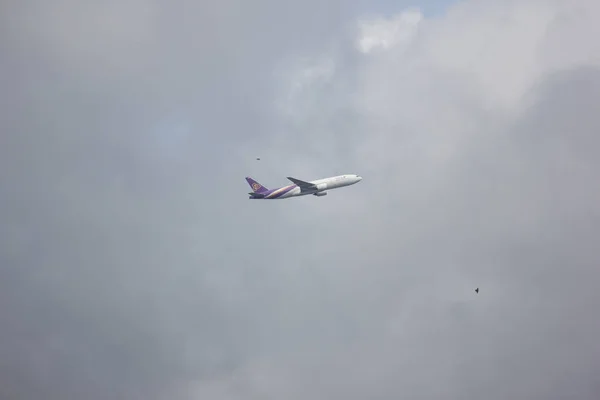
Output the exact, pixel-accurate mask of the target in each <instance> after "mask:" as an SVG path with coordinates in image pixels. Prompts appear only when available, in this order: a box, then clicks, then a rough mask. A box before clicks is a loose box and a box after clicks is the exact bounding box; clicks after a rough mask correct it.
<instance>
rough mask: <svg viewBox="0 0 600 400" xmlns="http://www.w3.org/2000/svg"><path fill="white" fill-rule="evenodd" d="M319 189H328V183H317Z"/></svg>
mask: <svg viewBox="0 0 600 400" xmlns="http://www.w3.org/2000/svg"><path fill="white" fill-rule="evenodd" d="M317 189H319V190H325V189H327V183H319V184H318V185H317Z"/></svg>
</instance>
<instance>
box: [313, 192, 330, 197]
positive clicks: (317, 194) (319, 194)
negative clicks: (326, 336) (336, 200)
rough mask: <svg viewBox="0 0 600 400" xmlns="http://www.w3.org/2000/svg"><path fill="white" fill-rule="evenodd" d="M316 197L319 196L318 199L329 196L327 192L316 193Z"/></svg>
mask: <svg viewBox="0 0 600 400" xmlns="http://www.w3.org/2000/svg"><path fill="white" fill-rule="evenodd" d="M315 196H318V197H321V196H327V192H317V193H315Z"/></svg>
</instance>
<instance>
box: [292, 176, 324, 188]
mask: <svg viewBox="0 0 600 400" xmlns="http://www.w3.org/2000/svg"><path fill="white" fill-rule="evenodd" d="M287 178H288V179H289V180H290V181H292V182H294V184H295V185H297V186H298V187H299V188H300V190H316V189H317V186H316V185H314V184H312V183H310V182H305V181H301V180H300V179H296V178H292V177H291V176H288V177H287Z"/></svg>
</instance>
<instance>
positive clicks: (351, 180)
mask: <svg viewBox="0 0 600 400" xmlns="http://www.w3.org/2000/svg"><path fill="white" fill-rule="evenodd" d="M287 179H289V180H290V181H292V183H293V184H292V185H288V186H283V187H280V188H277V189H271V190H269V189H267V188H266V187H264V186H263V185H261V184H260V183H258V182H256V181H255V180H254V179H252V178H251V177H249V176H247V177H246V181H247V182H248V185H250V187H251V188H252V192H251V193H248V194H249V195H250V197H249V199H264V200H267V199H268V200H270V199H288V198H290V197H297V196H306V195H309V194H312V195H314V196H317V197H321V196H326V195H327V192H326V190H329V189H337V188H341V187H344V186H350V185H354V184H355V183H358V182H360V181H362V177H361V176H359V175H339V176H332V177H330V178H323V179H317V180H316V181H310V182H306V181H302V180H300V179H296V178H292V177H291V176H288V177H287Z"/></svg>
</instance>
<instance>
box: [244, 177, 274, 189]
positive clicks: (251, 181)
mask: <svg viewBox="0 0 600 400" xmlns="http://www.w3.org/2000/svg"><path fill="white" fill-rule="evenodd" d="M246 182H248V185H250V187H251V188H252V191H253V192H254V193H263V192H266V191H268V190H269V189H267V188H266V187H264V186H263V185H261V184H260V183H258V182H256V181H255V180H254V179H252V178H250V177H249V176H247V177H246Z"/></svg>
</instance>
